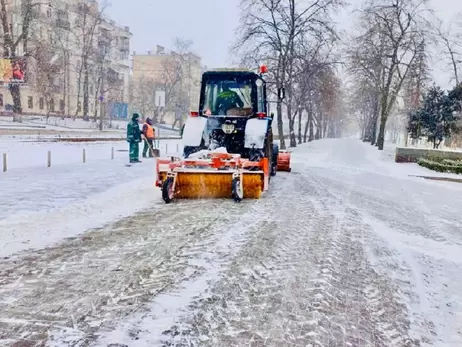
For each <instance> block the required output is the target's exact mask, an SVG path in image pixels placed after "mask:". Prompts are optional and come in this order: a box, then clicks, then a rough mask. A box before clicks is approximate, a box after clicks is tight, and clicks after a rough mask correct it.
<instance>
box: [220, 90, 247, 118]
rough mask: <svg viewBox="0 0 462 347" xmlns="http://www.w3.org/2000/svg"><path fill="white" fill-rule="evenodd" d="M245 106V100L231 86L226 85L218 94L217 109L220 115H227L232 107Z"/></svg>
mask: <svg viewBox="0 0 462 347" xmlns="http://www.w3.org/2000/svg"><path fill="white" fill-rule="evenodd" d="M236 107H239V108H242V107H244V102H243V101H242V99H241V98H240V97H239V95H237V93H236V92H235V91H233V90H230V89H229V86H227V85H224V86H223V91H222V92H221V93H220V94H218V96H217V111H218V114H219V115H226V112H227V111H228V110H230V109H232V108H236Z"/></svg>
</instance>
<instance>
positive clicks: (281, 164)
mask: <svg viewBox="0 0 462 347" xmlns="http://www.w3.org/2000/svg"><path fill="white" fill-rule="evenodd" d="M276 169H277V171H287V172H291V171H292V168H291V167H290V152H289V151H285V150H280V151H279V153H278V161H277V167H276Z"/></svg>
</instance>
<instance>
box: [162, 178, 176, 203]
mask: <svg viewBox="0 0 462 347" xmlns="http://www.w3.org/2000/svg"><path fill="white" fill-rule="evenodd" d="M174 194H175V192H174V191H173V178H172V177H168V178H167V179H166V180H165V181H164V183H162V199H163V200H164V201H165V203H166V204H169V203H171V202H172V201H173V199H174V198H175V195H174Z"/></svg>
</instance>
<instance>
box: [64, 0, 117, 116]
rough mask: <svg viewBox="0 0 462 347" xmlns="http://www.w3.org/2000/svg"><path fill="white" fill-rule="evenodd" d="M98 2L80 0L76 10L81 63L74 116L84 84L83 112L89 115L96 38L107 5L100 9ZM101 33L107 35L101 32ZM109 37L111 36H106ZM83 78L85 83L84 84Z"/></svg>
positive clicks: (78, 69)
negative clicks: (82, 0)
mask: <svg viewBox="0 0 462 347" xmlns="http://www.w3.org/2000/svg"><path fill="white" fill-rule="evenodd" d="M97 6H98V5H97V3H94V2H92V3H90V2H88V3H87V2H79V3H78V4H77V8H76V12H77V16H78V24H77V25H76V27H75V28H74V29H73V30H75V32H77V33H78V34H76V38H77V40H78V41H77V42H78V44H79V47H80V50H81V51H80V60H79V61H80V63H79V64H78V66H77V108H76V110H75V113H74V118H75V117H77V114H78V113H79V112H80V107H79V106H80V97H81V93H82V86H83V114H84V116H86V117H88V116H89V104H90V74H91V64H92V62H93V60H94V55H95V51H96V50H95V39H96V38H97V35H98V34H100V33H99V31H98V29H99V26H100V24H101V23H102V21H103V12H104V9H105V6H103V7H102V8H101V10H99V9H98V7H97ZM101 35H103V36H104V35H105V34H103V33H101ZM106 39H109V37H106ZM82 79H83V84H82Z"/></svg>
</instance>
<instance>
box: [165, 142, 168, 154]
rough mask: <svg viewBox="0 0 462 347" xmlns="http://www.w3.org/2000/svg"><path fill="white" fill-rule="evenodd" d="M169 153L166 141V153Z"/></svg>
mask: <svg viewBox="0 0 462 347" xmlns="http://www.w3.org/2000/svg"><path fill="white" fill-rule="evenodd" d="M167 153H168V144H167V143H166V144H165V154H167Z"/></svg>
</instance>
